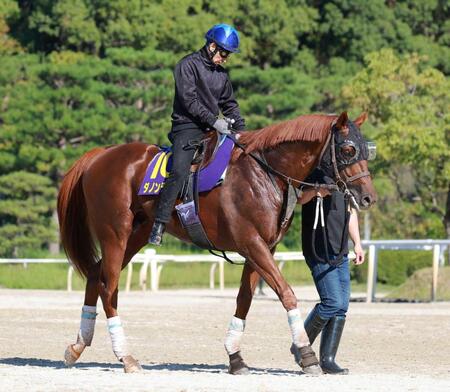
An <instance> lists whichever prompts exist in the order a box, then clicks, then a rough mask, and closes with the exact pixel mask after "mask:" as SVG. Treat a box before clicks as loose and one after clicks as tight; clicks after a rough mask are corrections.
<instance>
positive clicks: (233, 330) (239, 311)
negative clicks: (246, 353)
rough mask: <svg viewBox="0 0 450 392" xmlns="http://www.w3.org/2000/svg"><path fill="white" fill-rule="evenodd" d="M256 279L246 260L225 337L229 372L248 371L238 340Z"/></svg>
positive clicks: (256, 275)
mask: <svg viewBox="0 0 450 392" xmlns="http://www.w3.org/2000/svg"><path fill="white" fill-rule="evenodd" d="M258 280H259V275H258V273H257V272H256V271H255V270H254V269H253V267H251V266H250V264H249V263H248V262H246V263H245V265H244V269H243V271H242V278H241V287H240V289H239V294H238V296H237V299H236V312H235V314H234V316H233V318H232V319H231V321H230V325H229V327H228V331H227V334H226V337H225V349H226V351H227V353H228V356H229V360H230V366H229V368H228V372H229V373H230V374H247V373H248V372H249V369H248V367H247V364H246V363H245V362H244V360H243V359H242V356H241V348H240V342H241V338H242V335H243V333H244V329H245V319H246V317H247V313H248V311H249V309H250V305H251V303H252V299H253V294H254V292H255V288H256V285H257V283H258Z"/></svg>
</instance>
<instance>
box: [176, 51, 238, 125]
mask: <svg viewBox="0 0 450 392" xmlns="http://www.w3.org/2000/svg"><path fill="white" fill-rule="evenodd" d="M174 77H175V98H174V101H173V113H172V132H177V131H179V130H182V129H192V128H199V129H202V130H206V129H207V128H212V127H213V124H214V122H215V121H216V120H217V116H218V114H219V110H220V111H221V112H222V114H223V115H224V116H225V117H229V118H233V119H234V120H235V123H234V125H233V129H235V130H237V131H240V130H243V129H244V128H245V122H244V119H243V118H242V117H241V113H240V111H239V105H238V103H237V102H236V99H235V98H234V94H233V88H232V86H231V82H230V79H229V78H228V74H227V72H226V71H225V69H224V68H222V67H221V66H220V65H215V64H214V63H213V62H212V61H211V60H210V59H209V57H208V53H207V49H206V47H203V48H202V49H201V50H199V51H198V52H194V53H192V54H190V55H188V56H186V57H184V58H183V59H181V60H180V62H179V63H178V64H177V65H176V67H175V70H174Z"/></svg>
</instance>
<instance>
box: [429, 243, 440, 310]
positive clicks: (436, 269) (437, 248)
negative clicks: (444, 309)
mask: <svg viewBox="0 0 450 392" xmlns="http://www.w3.org/2000/svg"><path fill="white" fill-rule="evenodd" d="M440 253H441V249H440V246H439V245H434V246H433V277H432V281H431V301H436V293H437V285H438V272H439V256H440Z"/></svg>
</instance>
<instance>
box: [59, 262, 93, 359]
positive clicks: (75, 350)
mask: <svg viewBox="0 0 450 392" xmlns="http://www.w3.org/2000/svg"><path fill="white" fill-rule="evenodd" d="M100 263H101V262H99V263H97V264H95V266H93V267H92V268H91V270H90V271H89V274H88V278H87V282H86V290H85V296H84V305H83V307H82V310H81V321H80V329H79V331H78V335H77V342H76V343H75V344H71V345H69V346H68V347H67V349H66V351H65V353H64V363H65V364H66V366H72V365H73V364H74V363H75V362H76V361H77V360H78V358H80V355H81V354H82V353H83V351H84V349H85V348H86V347H87V346H90V345H91V343H92V338H93V337H94V329H95V320H96V317H97V300H98V296H99V293H98V282H99V276H100Z"/></svg>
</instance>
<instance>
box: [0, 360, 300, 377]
mask: <svg viewBox="0 0 450 392" xmlns="http://www.w3.org/2000/svg"><path fill="white" fill-rule="evenodd" d="M0 364H2V365H10V366H36V367H44V368H53V369H66V368H67V367H66V365H64V362H63V361H54V360H52V359H39V358H19V357H12V358H0ZM73 368H75V369H79V370H89V369H92V368H97V369H100V370H102V371H111V370H113V369H122V368H123V365H122V364H120V363H105V362H80V363H76V364H75V365H74V366H73ZM142 368H143V369H144V370H168V371H171V372H199V373H212V374H213V373H227V370H228V369H227V367H226V366H225V365H222V364H219V365H208V364H205V363H201V364H197V363H154V364H153V363H150V364H146V365H142ZM250 374H255V375H256V374H259V375H261V374H270V375H279V376H286V375H293V376H294V375H295V376H298V375H300V374H302V372H301V370H300V369H299V370H298V371H294V370H285V369H278V368H254V367H250Z"/></svg>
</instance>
